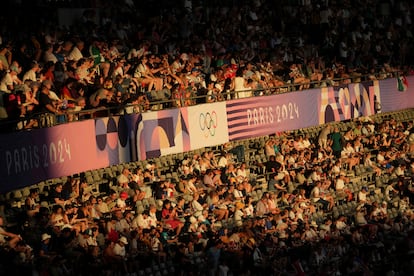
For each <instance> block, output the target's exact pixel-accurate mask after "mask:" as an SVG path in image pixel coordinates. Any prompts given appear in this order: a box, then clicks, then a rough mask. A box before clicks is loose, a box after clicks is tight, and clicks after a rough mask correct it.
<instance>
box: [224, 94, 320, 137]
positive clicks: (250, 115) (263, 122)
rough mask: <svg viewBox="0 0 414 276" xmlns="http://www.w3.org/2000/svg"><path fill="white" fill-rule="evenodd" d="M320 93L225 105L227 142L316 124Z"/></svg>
mask: <svg viewBox="0 0 414 276" xmlns="http://www.w3.org/2000/svg"><path fill="white" fill-rule="evenodd" d="M319 95H320V89H311V90H306V91H298V92H291V93H286V94H279V95H273V96H265V97H255V98H247V99H241V100H233V101H229V102H227V119H228V130H229V139H230V140H238V139H246V138H250V137H256V136H261V135H268V134H272V133H276V132H279V131H285V130H292V129H298V128H303V127H308V126H313V125H316V124H318V111H317V109H316V107H317V106H318V97H319Z"/></svg>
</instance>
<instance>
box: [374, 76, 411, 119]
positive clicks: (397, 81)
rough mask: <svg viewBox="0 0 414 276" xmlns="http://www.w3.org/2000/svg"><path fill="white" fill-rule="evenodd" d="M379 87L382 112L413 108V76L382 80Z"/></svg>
mask: <svg viewBox="0 0 414 276" xmlns="http://www.w3.org/2000/svg"><path fill="white" fill-rule="evenodd" d="M379 86H380V90H381V111H382V112H391V111H397V110H401V109H406V108H412V107H414V87H413V86H414V76H408V77H401V78H392V79H386V80H382V81H381V82H380V84H379Z"/></svg>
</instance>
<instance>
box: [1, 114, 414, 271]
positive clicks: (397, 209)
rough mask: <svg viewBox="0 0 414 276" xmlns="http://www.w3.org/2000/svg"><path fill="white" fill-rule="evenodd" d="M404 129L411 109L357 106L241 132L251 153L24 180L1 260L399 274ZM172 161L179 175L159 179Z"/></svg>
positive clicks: (92, 267)
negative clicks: (396, 111)
mask: <svg viewBox="0 0 414 276" xmlns="http://www.w3.org/2000/svg"><path fill="white" fill-rule="evenodd" d="M339 129H342V130H339ZM337 136H338V137H339V139H338V138H336V137H337ZM413 137H414V134H413V122H412V121H411V120H407V121H404V122H399V121H397V120H395V119H393V118H386V117H385V116H384V117H383V119H382V120H377V121H374V120H371V119H370V118H363V119H362V120H356V121H354V122H349V123H337V124H335V125H327V126H325V127H324V128H322V129H321V130H320V132H319V133H317V135H313V136H312V137H311V136H307V135H301V134H300V133H299V134H297V135H293V134H290V133H281V134H279V135H273V136H269V137H265V138H266V139H265V140H263V143H256V142H257V141H259V140H256V142H253V141H251V143H250V146H249V148H247V149H246V150H247V151H248V150H249V149H254V151H253V152H262V153H263V155H264V157H263V158H262V159H260V160H259V159H257V158H254V160H253V159H251V160H247V159H248V158H246V160H243V158H242V159H239V158H237V157H238V156H236V155H235V154H232V153H231V152H232V148H231V146H229V145H223V146H222V148H221V151H220V152H218V151H217V150H216V151H214V150H206V151H205V152H203V153H202V154H200V155H199V154H196V153H188V154H187V155H185V156H184V157H183V159H174V160H173V162H171V164H170V166H163V167H158V166H157V163H158V162H156V160H153V161H149V162H146V163H143V162H136V163H134V164H135V165H133V164H132V163H131V164H129V165H128V166H127V165H125V166H122V169H121V170H120V171H119V173H118V174H117V175H114V176H113V177H112V178H111V177H110V178H109V179H108V180H109V182H107V183H106V182H105V183H106V184H105V185H101V186H100V187H99V190H95V189H94V187H93V186H90V185H89V184H88V183H87V179H86V178H85V177H84V176H83V175H80V176H73V177H68V179H67V181H66V182H65V183H58V184H56V185H50V186H47V187H48V188H49V189H46V188H45V187H46V186H45V185H43V186H42V187H40V186H37V185H36V186H33V187H32V188H31V189H30V193H29V195H27V197H20V198H17V194H16V198H13V196H11V198H10V201H9V202H3V203H2V206H3V208H2V213H3V214H2V217H1V219H0V239H1V243H2V247H1V254H2V255H1V256H2V258H1V260H2V261H3V262H2V263H3V265H2V266H1V267H0V269H1V271H2V272H5V273H7V272H10V271H15V269H18V271H19V272H20V273H22V274H29V273H31V272H32V271H35V272H36V273H39V274H41V275H43V274H44V273H49V274H51V275H90V274H91V273H102V274H103V275H138V274H140V275H143V274H144V273H153V275H167V273H173V274H174V273H176V274H177V275H189V274H198V275H378V274H381V275H382V274H383V273H387V274H386V275H407V273H409V272H410V271H411V270H412V266H413V258H412V253H413V252H414V251H413V249H414V240H413V239H414V236H413V233H414V232H413V230H414V223H413V222H414V206H413V204H412V202H413V200H414V199H413V197H414V184H413V179H414V159H413V155H412V154H413V151H414V147H413V145H414V143H413ZM246 145H247V144H246ZM337 152H338V153H337ZM246 154H247V155H248V153H246ZM247 155H244V156H247ZM143 164H145V166H144V165H143ZM174 164H175V165H174ZM172 173H176V174H177V175H178V176H179V177H178V180H175V179H174V178H171V179H170V178H167V175H172ZM262 177H264V178H265V179H266V181H265V182H261V181H259V179H261V178H262ZM14 200H17V201H18V200H20V201H19V202H20V203H19V204H21V206H16V205H13V203H12V202H13V201H14ZM22 200H24V202H23V203H21V201H22ZM12 206H14V207H12ZM4 218H8V219H9V223H8V224H7V225H9V226H8V227H7V228H8V229H7V230H6V226H5V224H4ZM10 222H14V223H15V225H14V226H13V225H12V224H10ZM8 269H9V270H10V271H9V270H8ZM392 273H394V274H392ZM395 273H396V274H395ZM384 275H385V274H384Z"/></svg>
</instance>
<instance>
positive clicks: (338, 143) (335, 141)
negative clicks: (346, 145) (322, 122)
mask: <svg viewBox="0 0 414 276" xmlns="http://www.w3.org/2000/svg"><path fill="white" fill-rule="evenodd" d="M330 144H331V148H332V151H333V154H334V156H335V157H336V158H338V159H339V158H341V152H342V147H343V144H342V134H341V133H340V132H339V128H338V127H335V128H334V130H333V132H332V134H331V137H330Z"/></svg>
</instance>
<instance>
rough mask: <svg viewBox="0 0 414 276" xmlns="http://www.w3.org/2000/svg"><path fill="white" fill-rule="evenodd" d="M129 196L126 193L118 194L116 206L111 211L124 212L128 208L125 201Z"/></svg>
mask: <svg viewBox="0 0 414 276" xmlns="http://www.w3.org/2000/svg"><path fill="white" fill-rule="evenodd" d="M128 197H129V195H128V193H127V192H125V191H122V192H120V193H119V197H118V199H117V200H116V204H115V206H114V208H113V209H112V211H116V210H121V211H125V210H126V209H127V208H128V206H127V203H126V200H127V199H128Z"/></svg>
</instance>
